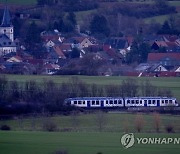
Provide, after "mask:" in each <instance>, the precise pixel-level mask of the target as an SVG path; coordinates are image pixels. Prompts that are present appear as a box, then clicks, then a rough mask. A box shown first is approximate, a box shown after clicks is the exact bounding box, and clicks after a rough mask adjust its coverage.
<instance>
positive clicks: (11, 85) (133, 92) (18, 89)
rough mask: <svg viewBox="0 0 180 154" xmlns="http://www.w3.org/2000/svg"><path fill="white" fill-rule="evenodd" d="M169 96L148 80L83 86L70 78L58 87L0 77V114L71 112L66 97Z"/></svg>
mask: <svg viewBox="0 0 180 154" xmlns="http://www.w3.org/2000/svg"><path fill="white" fill-rule="evenodd" d="M135 96H172V93H171V91H169V90H167V89H161V88H158V87H156V86H153V85H152V84H151V83H150V82H149V81H143V82H141V83H138V81H136V80H135V79H125V80H123V81H122V83H121V84H120V83H119V84H116V85H112V84H111V85H98V84H87V83H85V82H83V81H81V80H80V79H79V78H77V77H72V78H70V79H69V80H68V81H66V82H63V83H61V84H57V83H54V82H53V81H52V80H44V81H43V82H41V83H39V82H36V81H26V82H25V83H21V82H17V81H11V82H10V81H8V80H7V79H6V78H5V77H0V114H1V115H5V114H26V113H36V112H38V113H42V112H51V113H53V112H61V111H62V112H67V111H70V110H72V108H71V107H67V106H66V105H65V104H64V100H65V99H66V98H70V97H135Z"/></svg>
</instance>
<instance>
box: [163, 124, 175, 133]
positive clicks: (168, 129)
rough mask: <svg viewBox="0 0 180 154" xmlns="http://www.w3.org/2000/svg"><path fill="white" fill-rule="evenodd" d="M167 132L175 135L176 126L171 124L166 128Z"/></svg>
mask: <svg viewBox="0 0 180 154" xmlns="http://www.w3.org/2000/svg"><path fill="white" fill-rule="evenodd" d="M165 130H166V132H167V133H174V126H173V125H172V124H169V125H167V126H165Z"/></svg>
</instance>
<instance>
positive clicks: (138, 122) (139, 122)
mask: <svg viewBox="0 0 180 154" xmlns="http://www.w3.org/2000/svg"><path fill="white" fill-rule="evenodd" d="M143 127H144V119H143V116H142V115H141V114H137V115H136V118H135V128H136V130H137V132H138V133H140V132H141V131H142V129H143Z"/></svg>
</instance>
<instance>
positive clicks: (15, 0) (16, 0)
mask: <svg viewBox="0 0 180 154" xmlns="http://www.w3.org/2000/svg"><path fill="white" fill-rule="evenodd" d="M5 2H6V0H0V3H5ZM36 2H37V0H7V3H8V4H15V5H34V4H36Z"/></svg>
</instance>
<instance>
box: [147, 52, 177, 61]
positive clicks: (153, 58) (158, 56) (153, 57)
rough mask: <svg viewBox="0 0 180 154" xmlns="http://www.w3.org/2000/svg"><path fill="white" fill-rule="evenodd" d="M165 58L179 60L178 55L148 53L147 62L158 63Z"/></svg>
mask: <svg viewBox="0 0 180 154" xmlns="http://www.w3.org/2000/svg"><path fill="white" fill-rule="evenodd" d="M167 57H169V58H173V59H176V60H180V53H149V54H148V61H159V60H161V59H163V58H167Z"/></svg>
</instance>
